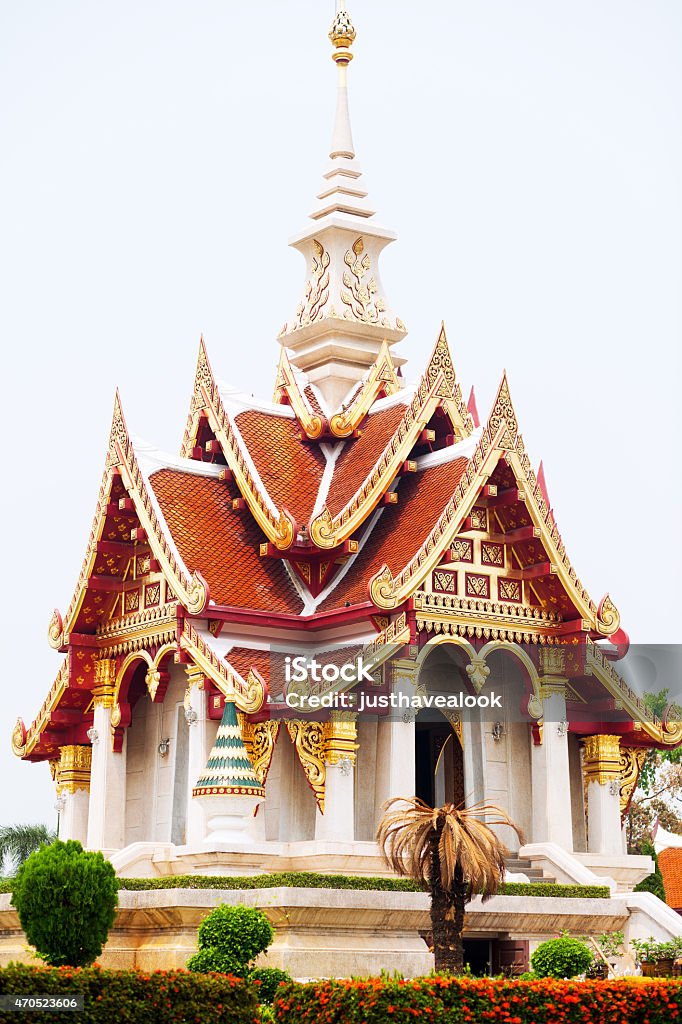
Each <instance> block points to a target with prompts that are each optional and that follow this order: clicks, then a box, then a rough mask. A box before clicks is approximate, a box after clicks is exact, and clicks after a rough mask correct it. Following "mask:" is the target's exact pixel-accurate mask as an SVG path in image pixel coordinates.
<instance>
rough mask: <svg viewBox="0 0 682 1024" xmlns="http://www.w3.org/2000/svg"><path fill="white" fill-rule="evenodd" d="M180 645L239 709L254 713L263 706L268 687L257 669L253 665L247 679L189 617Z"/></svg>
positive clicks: (246, 712)
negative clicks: (224, 657) (227, 660)
mask: <svg viewBox="0 0 682 1024" xmlns="http://www.w3.org/2000/svg"><path fill="white" fill-rule="evenodd" d="M179 646H180V650H182V651H185V652H186V653H187V654H188V655H189V656H190V658H191V659H192V661H193V662H194V664H195V665H196V666H197V668H200V669H201V671H202V672H203V673H204V675H205V676H207V677H208V678H209V679H210V680H211V681H212V682H213V683H215V685H216V686H217V688H218V689H219V690H220V692H221V693H222V694H223V696H224V697H225V698H226V699H227V700H230V701H234V703H235V704H236V706H237V709H238V710H239V711H243V712H244V714H252V713H253V712H255V711H259V710H260V709H261V707H262V706H263V702H264V700H265V690H266V687H265V682H264V681H263V679H262V677H261V676H260V675H259V674H258V672H256V670H255V669H253V668H252V669H250V670H249V674H248V676H247V678H246V680H243V679H242V678H241V677H240V676H238V675H237V673H236V672H235V671H234V670H233V669H232V668H231V666H230V665H229V664H228V663H227V662H226V661H224V660H223V659H222V658H219V657H218V655H217V654H216V653H215V651H213V650H212V649H211V648H210V647H209V645H208V644H207V643H206V641H205V640H204V639H203V637H202V636H201V634H200V633H198V632H197V630H196V629H195V628H194V626H193V625H192V623H191V622H188V621H187V620H185V624H184V628H183V631H182V633H181V634H180V640H179Z"/></svg>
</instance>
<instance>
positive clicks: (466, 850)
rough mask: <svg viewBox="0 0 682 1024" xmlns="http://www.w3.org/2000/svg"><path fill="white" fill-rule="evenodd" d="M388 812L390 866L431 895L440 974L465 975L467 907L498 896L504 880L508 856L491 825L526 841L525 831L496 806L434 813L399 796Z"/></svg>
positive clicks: (381, 834) (383, 841) (381, 832)
mask: <svg viewBox="0 0 682 1024" xmlns="http://www.w3.org/2000/svg"><path fill="white" fill-rule="evenodd" d="M396 804H398V805H399V808H398V809H394V810H390V808H391V807H392V806H395V805H396ZM384 812H385V813H384V816H383V818H382V819H381V821H380V822H379V828H378V830H377V842H378V843H379V846H380V847H381V850H382V853H383V855H384V859H385V860H386V863H387V864H388V866H389V867H390V868H392V870H393V871H395V872H396V873H397V874H399V875H408V876H409V877H411V878H414V879H415V880H416V881H418V882H421V884H422V885H423V886H424V888H425V889H428V890H429V891H430V893H431V928H432V931H433V952H434V956H435V961H436V970H437V971H438V972H441V973H443V972H447V973H451V974H461V973H462V971H463V970H464V944H463V941H462V931H463V929H464V907H465V905H466V903H467V902H468V900H470V899H471V897H472V895H475V894H480V895H482V896H483V898H484V899H488V898H489V897H490V896H494V895H495V893H496V892H497V891H498V889H499V887H500V884H501V883H502V881H503V880H504V872H505V863H504V858H505V855H506V854H507V852H508V851H507V849H506V847H505V846H504V844H503V843H502V841H501V840H500V839H499V838H498V837H497V836H496V835H495V833H494V832H492V831H491V828H490V826H491V825H507V826H508V827H509V828H512V829H513V830H514V832H516V834H517V835H518V836H519V838H520V839H521V841H522V842H523V836H522V834H521V830H520V829H519V828H518V827H517V826H516V825H515V824H514V823H513V822H512V821H511V820H510V819H509V818H508V817H507V815H506V814H505V813H504V811H501V810H500V809H499V808H498V807H494V806H493V805H491V804H483V803H478V804H474V805H473V806H472V807H463V806H459V807H456V806H455V805H454V804H444V805H443V807H435V808H433V807H429V805H428V804H426V803H424V801H423V800H420V799H419V798H418V797H410V798H409V799H405V798H403V797H394V798H393V799H392V800H389V801H388V802H387V803H386V804H384ZM490 815H492V817H489V816H490ZM485 819H487V820H485Z"/></svg>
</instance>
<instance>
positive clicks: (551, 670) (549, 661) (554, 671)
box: [538, 644, 566, 680]
mask: <svg viewBox="0 0 682 1024" xmlns="http://www.w3.org/2000/svg"><path fill="white" fill-rule="evenodd" d="M538 661H539V668H540V675H541V676H545V677H547V676H549V677H551V678H554V677H555V678H559V679H564V680H565V672H566V651H565V650H564V648H563V647H562V646H557V645H554V644H549V645H547V644H543V646H542V647H540V649H539V651H538Z"/></svg>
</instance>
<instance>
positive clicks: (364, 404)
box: [329, 341, 400, 437]
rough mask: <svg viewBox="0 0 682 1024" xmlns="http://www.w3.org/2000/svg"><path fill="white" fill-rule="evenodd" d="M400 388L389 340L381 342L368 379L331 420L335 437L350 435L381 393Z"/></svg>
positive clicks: (390, 392) (390, 393)
mask: <svg viewBox="0 0 682 1024" xmlns="http://www.w3.org/2000/svg"><path fill="white" fill-rule="evenodd" d="M399 390H400V381H399V379H398V374H397V373H396V371H395V366H394V365H393V360H392V358H391V350H390V349H389V347H388V342H386V341H384V342H382V344H381V348H380V350H379V355H378V356H377V358H376V360H375V362H374V365H373V366H372V368H371V370H370V371H369V374H368V375H367V379H366V380H364V381H363V382H362V385H361V386H360V388H358V391H357V393H356V394H355V396H354V397H353V400H352V401H351V402H350V404H349V406H348V408H347V409H344V410H343V411H342V412H337V413H336V414H335V415H334V416H332V417H331V419H330V421H329V429H330V431H331V433H332V434H333V435H334V437H349V436H350V435H351V434H352V433H353V431H354V430H355V429H356V428H357V427H358V426H359V425H360V423H361V422H362V420H363V419H364V418H365V416H366V415H367V413H368V412H369V411H370V409H371V408H372V406H373V405H374V403H375V401H376V400H377V398H378V396H379V394H380V393H381V392H382V391H383V392H384V394H386V395H394V394H396V392H397V391H399Z"/></svg>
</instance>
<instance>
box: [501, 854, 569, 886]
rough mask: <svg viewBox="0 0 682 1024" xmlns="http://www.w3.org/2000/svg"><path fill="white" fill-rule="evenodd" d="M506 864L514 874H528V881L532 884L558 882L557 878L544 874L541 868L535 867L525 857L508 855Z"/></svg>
mask: <svg viewBox="0 0 682 1024" xmlns="http://www.w3.org/2000/svg"><path fill="white" fill-rule="evenodd" d="M505 864H506V866H507V871H509V872H511V873H512V874H514V875H516V874H521V875H527V877H528V881H529V882H530V883H531V884H532V885H537V884H538V883H540V882H542V883H544V884H546V885H554V884H555V883H556V878H551V877H548V876H546V875H543V873H542V869H541V868H534V867H533V866H532V864H531V862H530V861H529V860H525V859H524V858H523V857H507V858H506V860H505Z"/></svg>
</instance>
